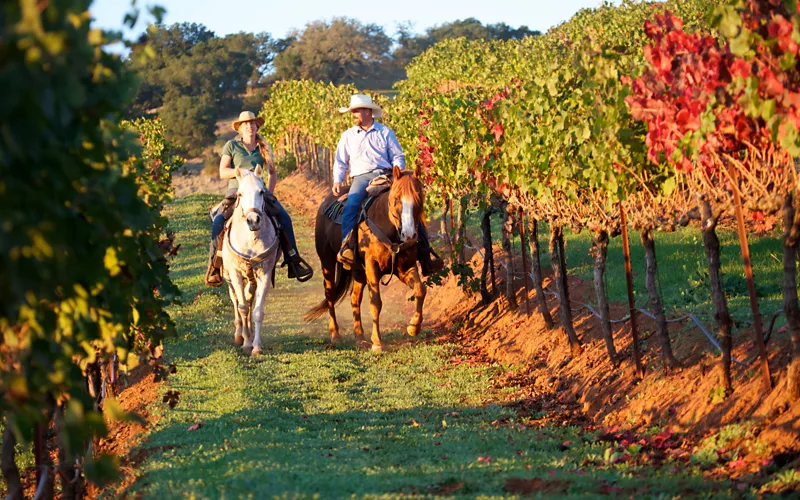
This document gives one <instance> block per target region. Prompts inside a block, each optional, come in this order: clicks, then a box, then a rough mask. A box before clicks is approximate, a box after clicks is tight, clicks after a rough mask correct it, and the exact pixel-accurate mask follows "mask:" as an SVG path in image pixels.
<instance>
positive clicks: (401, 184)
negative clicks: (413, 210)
mask: <svg viewBox="0 0 800 500" xmlns="http://www.w3.org/2000/svg"><path fill="white" fill-rule="evenodd" d="M390 194H392V195H394V196H399V197H400V198H405V197H409V198H411V199H412V200H414V204H415V205H417V206H418V207H421V206H422V184H421V183H420V182H419V181H418V180H417V179H416V178H415V177H414V175H413V174H411V173H403V175H402V176H400V179H396V180H395V181H394V182H393V183H392V189H391V191H390Z"/></svg>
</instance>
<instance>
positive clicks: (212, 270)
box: [205, 238, 222, 288]
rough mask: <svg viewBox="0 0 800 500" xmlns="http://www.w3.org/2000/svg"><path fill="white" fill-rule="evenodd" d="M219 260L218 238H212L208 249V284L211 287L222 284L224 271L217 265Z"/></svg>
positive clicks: (206, 279)
mask: <svg viewBox="0 0 800 500" xmlns="http://www.w3.org/2000/svg"><path fill="white" fill-rule="evenodd" d="M216 260H217V238H211V244H210V245H209V251H208V270H207V271H206V278H205V281H206V285H207V286H210V287H214V288H216V287H219V286H222V273H221V272H220V268H218V267H217V266H216Z"/></svg>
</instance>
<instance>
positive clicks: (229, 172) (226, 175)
mask: <svg viewBox="0 0 800 500" xmlns="http://www.w3.org/2000/svg"><path fill="white" fill-rule="evenodd" d="M232 161H233V158H231V157H230V155H222V159H220V160H219V178H220V179H233V178H234V177H236V169H235V168H233V167H231V162H232Z"/></svg>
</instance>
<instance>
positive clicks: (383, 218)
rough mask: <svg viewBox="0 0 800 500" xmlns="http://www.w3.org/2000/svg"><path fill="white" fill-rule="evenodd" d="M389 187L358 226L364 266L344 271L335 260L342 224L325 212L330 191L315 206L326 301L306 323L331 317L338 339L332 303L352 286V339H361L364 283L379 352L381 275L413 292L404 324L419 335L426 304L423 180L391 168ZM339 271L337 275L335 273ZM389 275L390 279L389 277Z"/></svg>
mask: <svg viewBox="0 0 800 500" xmlns="http://www.w3.org/2000/svg"><path fill="white" fill-rule="evenodd" d="M392 175H393V177H394V180H393V183H392V187H391V189H390V190H389V191H388V192H384V193H382V194H381V195H379V196H378V197H377V198H376V199H375V201H374V202H373V203H372V205H370V207H369V209H368V210H367V220H366V221H363V222H361V223H360V224H359V225H358V244H357V248H356V261H357V262H363V264H364V265H363V267H360V266H358V265H356V266H354V268H353V270H352V271H347V270H345V269H344V268H343V267H342V265H341V264H338V263H337V261H336V254H337V253H338V252H339V248H340V246H341V245H340V243H341V241H342V226H341V225H340V224H337V223H335V222H333V221H332V220H331V219H330V218H328V216H327V215H326V214H325V211H326V210H327V209H328V207H330V206H331V204H332V203H333V202H334V201H336V197H335V196H334V195H333V194H329V195H328V196H327V197H326V198H325V199H324V200H323V201H322V205H321V206H320V207H319V211H318V212H317V223H316V231H315V233H316V234H315V239H316V246H317V255H319V259H320V261H321V263H322V277H323V280H324V283H325V300H323V301H322V302H321V303H320V304H319V305H318V306H316V307H314V308H313V309H311V310H310V311H308V313H306V315H305V319H306V321H311V320H314V319H316V318H319V317H320V316H322V315H323V314H324V313H325V312H326V311H327V312H328V314H329V315H330V320H329V321H328V329H329V330H330V332H331V343H332V344H335V343H337V342H338V341H339V340H340V339H341V337H340V336H339V325H338V323H337V322H336V310H335V309H334V308H335V306H336V304H337V303H338V302H340V301H341V300H342V299H343V298H344V296H345V294H346V293H347V291H348V290H349V289H350V286H351V284H352V293H351V294H350V300H351V304H352V306H353V329H354V333H355V338H356V342H358V343H359V344H361V343H363V342H364V329H363V327H362V325H361V299H362V297H363V295H364V285H367V287H368V288H369V298H370V301H369V302H370V312H371V313H372V339H371V340H372V350H373V351H381V350H382V349H383V344H382V343H381V332H380V314H381V307H382V305H383V303H382V301H381V290H380V285H381V278H382V277H383V276H385V275H392V274H393V275H396V276H397V277H398V278H400V280H401V281H402V282H403V283H405V284H406V285H408V287H409V288H411V289H413V290H414V298H415V301H416V306H417V309H416V312H415V313H414V316H413V317H412V318H411V322H410V324H409V326H408V329H407V331H408V334H409V335H411V336H412V337H413V336H415V335H417V334H418V333H419V330H420V325H421V324H422V306H423V304H424V302H425V285H424V284H423V283H422V280H421V279H420V276H419V271H417V227H418V225H419V224H420V222H421V221H422V207H423V204H424V202H425V195H424V193H423V190H422V184H421V183H420V182H419V181H418V180H417V178H416V177H414V174H412V173H410V172H403V171H401V170H400V169H399V168H397V167H395V168H394V170H393V171H392ZM337 269H338V276H337ZM390 279H391V278H390Z"/></svg>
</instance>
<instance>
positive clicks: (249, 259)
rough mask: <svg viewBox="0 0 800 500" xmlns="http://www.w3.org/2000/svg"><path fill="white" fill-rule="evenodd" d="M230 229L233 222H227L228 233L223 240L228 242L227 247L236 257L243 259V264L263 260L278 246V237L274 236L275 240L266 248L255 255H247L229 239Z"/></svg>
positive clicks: (256, 262)
mask: <svg viewBox="0 0 800 500" xmlns="http://www.w3.org/2000/svg"><path fill="white" fill-rule="evenodd" d="M231 229H233V223H231V224H228V234H227V237H226V238H225V241H226V242H227V243H228V248H230V249H231V251H232V252H233V254H234V255H235V256H236V257H237V258H239V260H242V261H244V262H245V264H247V265H248V266H252V265H253V264H259V263H261V262H263V261H264V259H266V258H267V257H269V256H270V254H271V253H272V252H274V251H275V250H276V249H277V248H278V238H275V241H274V242H273V243H272V245H270V246H269V247H268V248H267V249H266V250H264V251H263V252H261V253H260V254H258V255H256V256H255V257H248V256H246V255H245V254H243V253H242V252H240V251H239V250H237V249H236V247H234V246H233V242H232V241H231Z"/></svg>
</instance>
